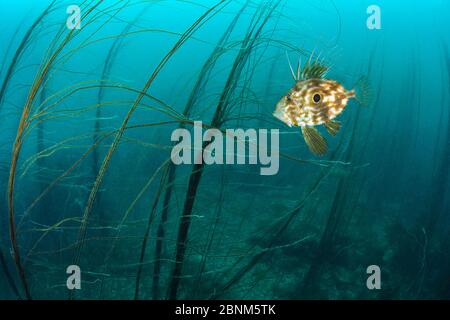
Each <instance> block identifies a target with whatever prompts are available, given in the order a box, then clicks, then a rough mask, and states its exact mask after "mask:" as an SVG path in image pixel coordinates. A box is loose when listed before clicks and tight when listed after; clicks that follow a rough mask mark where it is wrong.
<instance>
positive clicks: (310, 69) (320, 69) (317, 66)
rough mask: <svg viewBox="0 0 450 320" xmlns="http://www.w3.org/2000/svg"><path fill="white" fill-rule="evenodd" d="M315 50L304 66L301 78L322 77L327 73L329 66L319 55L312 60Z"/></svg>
mask: <svg viewBox="0 0 450 320" xmlns="http://www.w3.org/2000/svg"><path fill="white" fill-rule="evenodd" d="M314 52H315V51H313V52H312V53H311V56H310V57H309V59H308V61H307V62H306V63H305V65H304V66H303V69H302V72H301V79H300V80H308V79H322V78H324V77H325V75H326V74H327V72H328V70H329V67H327V66H326V65H324V64H323V63H322V62H321V61H319V57H317V58H316V59H315V60H314V61H313V60H312V58H313V56H314Z"/></svg>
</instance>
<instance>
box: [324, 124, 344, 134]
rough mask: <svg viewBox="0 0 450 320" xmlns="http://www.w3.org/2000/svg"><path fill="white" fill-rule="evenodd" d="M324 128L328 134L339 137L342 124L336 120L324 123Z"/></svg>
mask: <svg viewBox="0 0 450 320" xmlns="http://www.w3.org/2000/svg"><path fill="white" fill-rule="evenodd" d="M323 126H324V127H325V129H327V131H328V133H329V134H330V135H332V136H333V137H334V136H335V135H337V134H338V132H339V130H340V129H341V123H340V122H339V121H334V120H331V121H328V122H326V123H324V125H323Z"/></svg>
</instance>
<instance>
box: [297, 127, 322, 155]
mask: <svg viewBox="0 0 450 320" xmlns="http://www.w3.org/2000/svg"><path fill="white" fill-rule="evenodd" d="M301 128H302V134H303V138H304V139H305V142H306V144H307V145H308V148H309V150H310V151H311V152H312V153H314V154H315V155H318V156H321V155H324V154H325V153H326V152H327V149H328V145H327V141H326V140H325V138H324V137H323V136H322V135H321V134H320V133H319V131H318V130H317V129H316V128H314V127H303V126H302V127H301Z"/></svg>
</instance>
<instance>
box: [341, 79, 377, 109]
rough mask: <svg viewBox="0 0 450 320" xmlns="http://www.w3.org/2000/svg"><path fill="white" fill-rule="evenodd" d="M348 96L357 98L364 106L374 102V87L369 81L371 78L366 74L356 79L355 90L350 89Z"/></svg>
mask: <svg viewBox="0 0 450 320" xmlns="http://www.w3.org/2000/svg"><path fill="white" fill-rule="evenodd" d="M347 96H348V97H349V98H355V99H356V101H358V103H359V104H360V105H362V106H368V105H370V103H371V102H372V96H373V92H372V88H371V86H370V83H369V79H368V78H367V77H366V76H362V77H360V78H359V79H358V81H356V83H355V85H354V87H353V90H351V91H349V92H348V94H347Z"/></svg>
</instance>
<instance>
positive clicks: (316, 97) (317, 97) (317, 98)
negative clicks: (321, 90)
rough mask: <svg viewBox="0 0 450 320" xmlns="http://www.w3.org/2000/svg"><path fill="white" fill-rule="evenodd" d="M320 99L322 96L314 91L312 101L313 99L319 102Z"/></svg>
mask: <svg viewBox="0 0 450 320" xmlns="http://www.w3.org/2000/svg"><path fill="white" fill-rule="evenodd" d="M321 99H322V97H321V95H320V94H318V93H316V94H315V95H314V96H313V101H314V102H315V103H319V102H320V100H321Z"/></svg>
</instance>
